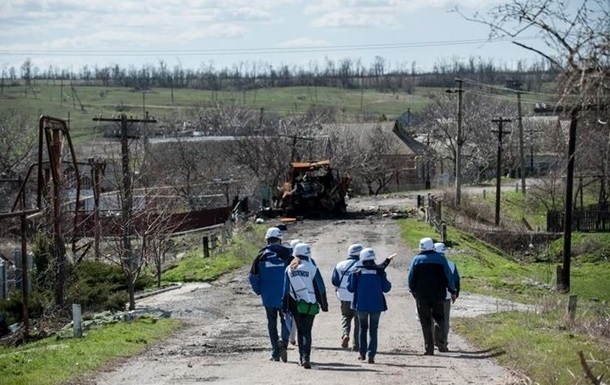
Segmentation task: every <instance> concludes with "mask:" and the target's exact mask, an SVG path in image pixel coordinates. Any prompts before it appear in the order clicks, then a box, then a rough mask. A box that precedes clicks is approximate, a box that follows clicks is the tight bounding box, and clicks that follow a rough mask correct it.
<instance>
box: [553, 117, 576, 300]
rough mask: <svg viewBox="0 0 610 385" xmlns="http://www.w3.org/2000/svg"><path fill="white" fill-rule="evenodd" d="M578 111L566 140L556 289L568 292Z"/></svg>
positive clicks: (572, 120) (571, 122)
mask: <svg viewBox="0 0 610 385" xmlns="http://www.w3.org/2000/svg"><path fill="white" fill-rule="evenodd" d="M579 111H580V109H576V108H574V109H573V110H572V112H571V115H570V136H569V138H568V169H567V172H566V195H565V204H564V219H563V266H562V268H561V274H560V277H559V278H560V282H557V289H558V290H559V291H560V292H564V293H567V292H569V291H570V262H571V255H572V199H573V194H574V152H575V150H576V126H577V123H578V113H579Z"/></svg>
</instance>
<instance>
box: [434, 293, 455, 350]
mask: <svg viewBox="0 0 610 385" xmlns="http://www.w3.org/2000/svg"><path fill="white" fill-rule="evenodd" d="M443 311H444V313H443V314H444V316H445V317H444V319H445V328H443V329H441V327H440V325H439V324H437V323H436V322H435V323H434V344H435V345H436V346H438V347H439V348H446V347H447V345H448V344H449V340H448V337H449V315H450V314H451V300H450V299H446V300H445V301H444V302H443ZM441 335H442V336H443V337H442V338H439V336H441ZM439 340H443V341H445V343H444V344H441V343H440V342H439Z"/></svg>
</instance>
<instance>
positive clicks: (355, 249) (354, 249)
mask: <svg viewBox="0 0 610 385" xmlns="http://www.w3.org/2000/svg"><path fill="white" fill-rule="evenodd" d="M362 249H363V246H362V245H361V244H359V243H354V244H353V245H350V247H348V249H347V256H348V257H357V256H359V255H360V252H361V251H362Z"/></svg>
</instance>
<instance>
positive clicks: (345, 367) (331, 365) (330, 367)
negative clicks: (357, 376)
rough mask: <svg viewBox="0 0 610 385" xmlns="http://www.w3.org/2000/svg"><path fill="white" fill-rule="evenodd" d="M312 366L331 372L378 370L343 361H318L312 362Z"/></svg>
mask: <svg viewBox="0 0 610 385" xmlns="http://www.w3.org/2000/svg"><path fill="white" fill-rule="evenodd" d="M314 368H316V369H318V370H326V371H333V372H378V370H375V369H372V368H366V367H363V365H357V364H345V363H343V362H320V363H314Z"/></svg>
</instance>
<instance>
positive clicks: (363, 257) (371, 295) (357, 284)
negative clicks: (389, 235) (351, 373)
mask: <svg viewBox="0 0 610 385" xmlns="http://www.w3.org/2000/svg"><path fill="white" fill-rule="evenodd" d="M375 258H376V256H375V251H374V250H373V249H371V248H370V247H367V248H364V249H362V251H361V252H360V265H359V266H358V268H357V269H356V271H354V272H353V273H352V274H350V275H349V277H348V279H347V281H348V282H347V290H348V291H349V292H350V293H353V294H354V299H353V301H352V308H353V309H354V310H356V312H357V315H358V321H359V323H360V332H359V334H358V352H359V356H358V359H359V360H364V359H365V358H366V356H367V355H368V362H369V364H374V363H375V355H376V354H377V334H378V330H379V319H380V318H381V312H383V311H386V310H388V306H387V303H386V300H385V296H384V293H387V292H389V291H390V290H391V289H392V284H391V283H390V281H388V277H387V274H386V271H385V269H384V268H383V267H381V266H378V265H377V264H376V263H375ZM369 337H370V338H369Z"/></svg>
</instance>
